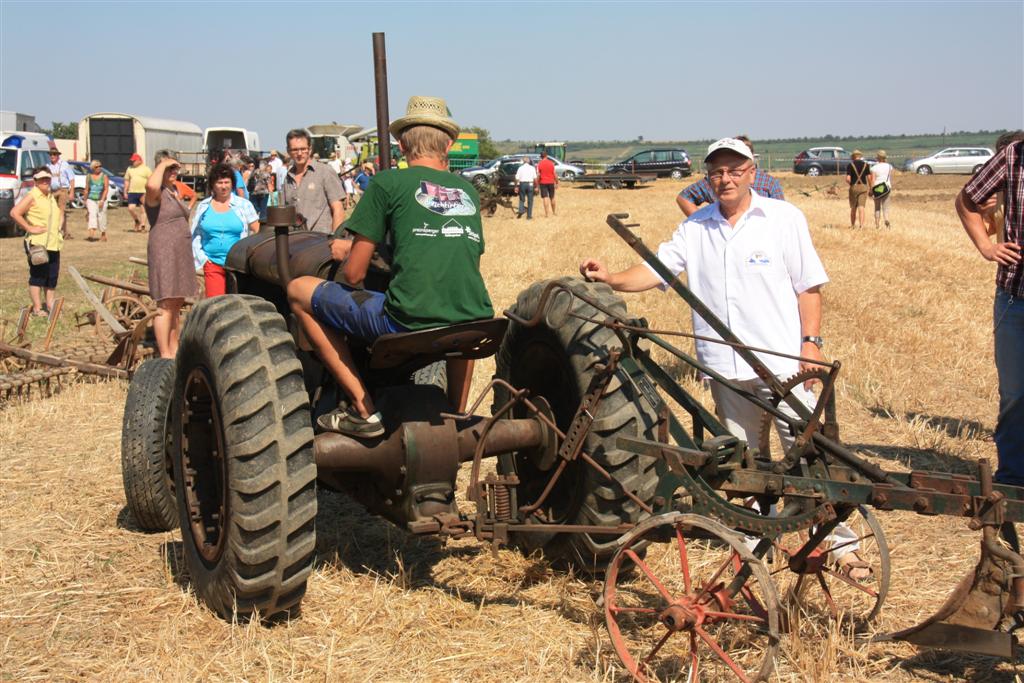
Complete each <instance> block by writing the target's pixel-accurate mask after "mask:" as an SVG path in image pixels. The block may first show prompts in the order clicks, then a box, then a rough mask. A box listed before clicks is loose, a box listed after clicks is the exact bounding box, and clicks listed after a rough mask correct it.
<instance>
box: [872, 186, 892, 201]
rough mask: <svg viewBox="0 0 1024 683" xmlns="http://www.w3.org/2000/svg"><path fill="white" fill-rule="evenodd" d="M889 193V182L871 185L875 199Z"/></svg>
mask: <svg viewBox="0 0 1024 683" xmlns="http://www.w3.org/2000/svg"><path fill="white" fill-rule="evenodd" d="M887 194H889V183H878V184H877V185H873V186H872V187H871V196H872V197H874V198H875V199H881V198H882V197H884V196H885V195H887Z"/></svg>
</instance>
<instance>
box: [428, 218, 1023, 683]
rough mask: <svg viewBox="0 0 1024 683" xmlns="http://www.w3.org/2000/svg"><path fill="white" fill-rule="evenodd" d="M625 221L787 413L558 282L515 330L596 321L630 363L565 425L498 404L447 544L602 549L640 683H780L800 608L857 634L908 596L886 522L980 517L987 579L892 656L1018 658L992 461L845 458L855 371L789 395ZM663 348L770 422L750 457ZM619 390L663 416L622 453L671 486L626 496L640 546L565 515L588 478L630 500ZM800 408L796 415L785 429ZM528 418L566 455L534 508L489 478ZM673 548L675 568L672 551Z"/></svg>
mask: <svg viewBox="0 0 1024 683" xmlns="http://www.w3.org/2000/svg"><path fill="white" fill-rule="evenodd" d="M625 218H627V217H626V216H625V215H621V214H619V215H612V216H609V218H608V223H609V225H610V226H611V227H612V228H613V229H614V230H615V232H616V233H618V235H619V236H620V237H622V238H623V239H624V240H625V241H626V242H627V244H629V245H630V246H631V247H632V248H633V249H634V250H635V251H636V252H637V253H638V254H640V256H641V257H642V258H643V259H644V260H645V261H646V262H647V263H648V264H650V265H651V267H652V268H654V269H655V271H657V272H658V273H659V274H660V275H661V276H662V278H663V279H664V280H665V281H666V282H668V283H670V284H669V286H670V287H671V288H672V289H673V290H674V291H675V292H676V293H677V294H678V295H679V296H680V297H681V298H682V299H683V300H684V301H686V303H687V304H688V305H689V306H690V307H692V308H693V309H694V311H696V313H697V314H698V315H700V316H701V317H703V318H704V320H705V321H707V322H708V323H709V325H710V326H711V327H712V329H713V330H714V331H715V332H716V333H717V335H719V337H718V338H710V339H709V340H711V341H716V342H718V343H724V344H727V345H729V346H731V347H732V348H734V349H735V350H736V352H737V353H738V354H739V355H740V357H741V358H743V360H745V361H746V362H747V363H749V364H750V365H751V366H752V367H753V368H754V369H755V371H756V372H757V373H758V376H759V377H761V378H762V379H763V380H764V381H765V383H766V384H767V385H768V386H769V387H770V388H771V391H772V397H771V398H770V399H768V400H765V399H763V398H760V397H758V396H756V395H752V394H750V393H748V392H745V391H744V390H743V388H742V387H740V386H738V385H736V384H735V383H733V382H730V381H729V380H728V379H725V378H724V377H720V376H717V375H716V373H715V372H714V371H713V370H712V369H710V368H708V367H706V366H704V365H702V364H701V363H700V362H699V361H697V360H696V359H695V358H693V357H691V356H690V355H688V354H687V353H685V352H684V351H683V350H682V349H680V348H678V347H677V346H675V345H674V344H673V343H671V342H670V341H669V338H670V337H672V336H682V337H693V336H694V335H691V334H687V333H683V332H676V331H671V330H653V329H651V328H650V327H649V326H648V325H647V323H646V321H644V320H642V319H635V318H629V317H626V316H624V315H622V313H621V311H618V310H613V309H612V308H611V307H609V306H608V305H606V304H605V303H604V302H602V301H601V300H600V297H595V296H594V295H593V288H588V287H587V286H586V285H584V284H583V283H579V282H578V281H572V280H562V281H554V282H550V283H548V284H547V285H546V286H545V288H544V290H543V291H542V293H541V294H540V296H539V300H538V301H537V302H536V305H535V306H533V307H532V309H530V310H525V311H524V310H523V308H522V307H519V308H518V309H513V310H509V311H506V316H507V317H509V318H510V319H511V321H512V326H513V327H516V326H518V327H519V328H523V329H529V328H535V327H541V328H548V329H557V328H559V327H560V326H564V325H566V324H567V323H570V322H571V321H573V320H576V321H583V322H586V323H587V324H590V325H593V326H595V327H596V328H603V329H607V330H610V331H612V332H613V333H614V334H615V335H616V336H617V337H618V339H619V340H620V342H621V348H620V349H618V350H613V351H611V352H609V353H608V354H606V355H605V356H604V357H603V358H602V361H601V363H600V364H599V366H598V372H597V373H596V374H595V376H594V380H593V383H592V384H591V391H589V392H588V393H587V394H586V395H585V396H583V397H582V401H581V403H580V405H579V407H578V409H577V410H576V412H575V415H574V416H573V417H572V419H571V420H568V421H566V422H565V423H563V424H555V423H554V422H553V421H551V420H549V419H548V417H547V414H546V410H545V408H544V407H542V405H541V402H540V401H538V400H537V399H536V398H531V392H530V391H528V390H525V389H519V390H516V389H514V388H512V387H509V388H508V389H506V390H504V391H498V390H495V393H496V395H498V396H504V398H505V401H504V402H503V403H502V402H501V401H500V400H499V401H497V402H496V404H495V405H496V407H498V409H497V411H496V412H495V413H494V415H493V417H492V418H490V419H489V420H487V421H485V422H484V423H483V424H482V425H481V427H480V430H481V432H482V433H483V436H482V437H481V440H480V442H479V444H478V446H477V449H476V453H475V457H474V460H473V464H474V467H473V476H472V478H471V483H470V485H469V489H468V492H467V494H468V497H469V499H470V500H471V501H472V502H474V503H475V505H476V507H477V513H476V515H475V516H470V517H468V518H467V517H463V518H461V519H460V520H458V522H457V521H456V520H454V519H447V520H444V521H441V520H439V521H438V524H437V525H436V526H435V527H433V529H432V530H433V531H435V532H437V533H441V534H442V535H445V534H448V535H452V536H455V537H458V536H465V535H473V536H475V537H476V538H478V539H480V540H483V541H489V542H492V543H496V544H505V543H509V544H513V545H521V544H522V539H523V537H524V536H527V535H531V534H540V533H545V534H548V535H558V534H569V535H571V534H580V533H583V534H589V535H591V536H593V537H595V538H598V539H601V540H600V541H598V543H597V545H598V547H601V548H603V549H604V550H605V551H607V550H608V549H612V552H611V554H610V556H609V557H610V560H609V561H608V562H607V563H606V564H604V565H603V567H602V568H603V570H604V577H605V579H604V590H603V594H602V598H603V608H604V611H605V619H606V623H607V627H608V631H609V634H610V636H611V643H612V646H613V648H614V650H615V652H616V654H617V655H618V657H619V659H620V660H621V662H622V664H623V666H624V667H625V669H626V670H627V671H628V672H629V674H630V675H631V676H632V677H633V678H634V679H636V680H642V681H643V680H659V679H661V678H662V677H675V676H677V675H679V674H681V673H683V672H685V673H686V680H688V681H696V680H728V679H730V678H737V679H739V680H743V681H746V680H762V679H765V678H766V677H767V676H768V674H769V673H770V672H771V670H772V668H773V666H774V664H773V662H774V659H775V656H776V654H777V650H778V647H779V642H780V634H781V633H784V632H786V631H787V630H788V629H789V628H791V627H792V624H791V623H790V622H791V615H792V612H791V610H789V609H787V608H786V605H787V604H796V605H799V606H801V607H803V608H805V609H806V608H807V606H808V605H815V604H816V605H817V606H818V609H817V610H816V611H818V612H820V613H821V614H823V615H824V616H826V617H829V616H830V617H832V618H835V619H846V620H848V621H850V622H852V623H854V624H855V626H857V627H858V628H859V627H862V626H863V625H864V624H866V622H868V621H870V620H871V619H873V618H874V617H876V616H877V615H878V614H879V612H880V610H881V608H882V605H883V603H884V601H885V597H886V593H887V592H888V589H889V582H890V563H889V551H888V546H887V544H886V541H885V537H884V532H883V530H882V526H881V525H880V524H879V522H878V520H877V519H876V517H875V515H874V513H873V512H872V510H881V511H890V510H906V511H912V512H915V513H918V514H921V515H944V516H957V517H963V518H964V519H965V521H966V522H967V524H968V525H969V526H970V528H971V529H973V530H976V531H979V532H980V533H981V540H980V549H981V556H980V560H979V562H978V564H977V566H976V567H975V569H974V571H973V572H971V573H970V574H969V575H967V576H965V577H964V578H963V580H962V581H961V582H960V584H959V585H958V587H957V588H956V590H954V592H953V593H952V595H950V596H949V598H948V600H947V601H946V603H945V604H944V605H943V606H942V607H941V608H940V609H939V610H938V612H937V613H936V614H935V615H934V616H932V617H930V618H929V619H927V620H926V621H925V622H923V623H922V624H920V625H918V626H915V627H912V628H908V629H905V630H902V631H898V632H895V633H890V634H885V635H882V636H877V637H876V638H875V639H874V640H876V641H894V640H900V641H906V642H909V643H912V644H916V645H919V646H927V647H940V648H945V649H951V650H959V651H965V652H972V653H976V654H986V655H993V656H999V657H1007V658H1013V657H1016V655H1017V639H1016V637H1015V635H1014V631H1015V630H1016V629H1017V628H1018V627H1019V626H1020V625H1021V624H1022V623H1024V560H1022V558H1021V556H1020V555H1019V553H1018V547H1017V543H1016V535H1015V533H1014V532H1013V524H1014V523H1016V522H1020V521H1022V520H1024V489H1021V488H1017V487H1012V486H1003V485H999V484H995V483H993V481H992V472H991V467H990V465H989V463H988V461H986V460H981V461H979V462H978V464H977V475H976V476H973V477H972V476H965V475H952V474H945V473H937V472H922V471H914V472H909V473H906V472H890V471H885V470H883V469H881V468H879V467H878V466H876V465H874V464H873V463H870V462H868V461H866V460H864V459H862V458H861V457H860V456H859V455H858V454H857V453H855V452H853V451H851V450H849V449H847V448H846V447H844V446H843V445H842V443H841V442H840V441H839V426H838V422H837V418H836V408H835V394H834V388H835V381H836V377H837V375H838V373H839V370H840V364H839V362H829V363H824V362H818V363H817V369H814V370H811V371H805V372H802V373H800V374H798V375H796V376H794V377H793V378H791V379H790V380H787V381H779V380H777V379H776V378H775V377H774V376H773V375H772V373H771V372H770V371H769V370H768V368H767V367H766V366H765V365H764V364H763V363H762V362H761V361H760V360H759V358H758V357H757V355H755V354H756V353H769V352H768V351H766V350H764V349H755V348H751V347H748V346H745V345H744V344H743V343H742V342H741V340H739V339H738V338H736V336H735V335H734V334H733V333H732V332H731V330H730V329H729V328H728V327H727V326H726V325H725V324H724V323H723V322H722V321H721V320H719V319H717V318H716V317H715V316H714V314H713V313H712V312H711V311H710V310H708V309H707V308H706V307H705V306H704V304H703V303H702V302H701V301H699V300H698V299H697V298H696V297H695V296H694V295H693V293H692V292H691V291H690V290H689V289H688V288H687V287H686V286H685V285H684V284H683V283H682V282H680V281H679V280H678V279H677V278H675V277H674V276H673V275H672V273H670V272H669V271H668V270H667V269H666V268H665V266H664V265H663V264H662V263H661V262H660V261H658V259H657V257H656V256H655V255H654V254H653V253H652V252H651V251H650V250H649V249H648V248H647V247H645V246H644V245H643V243H642V242H641V241H640V240H639V238H637V237H636V235H635V234H634V233H633V232H632V230H631V228H632V227H635V226H632V225H627V224H625V223H624V219H625ZM524 313H530V314H532V315H528V316H527V315H524ZM648 346H654V347H657V348H659V349H662V350H663V351H666V352H668V353H669V354H671V355H672V356H673V357H675V358H676V359H678V360H679V361H682V362H683V363H685V364H687V365H689V366H691V367H692V368H693V369H694V370H696V371H699V372H700V373H703V374H705V375H707V376H710V377H711V378H713V379H715V380H717V381H719V382H721V383H722V384H724V385H725V386H726V387H729V388H730V389H731V390H732V391H735V392H736V393H738V394H740V395H742V396H743V397H744V398H746V399H747V400H749V401H750V402H752V403H754V404H755V405H757V406H758V407H759V408H761V409H762V410H764V411H765V414H766V419H765V420H764V421H763V423H762V432H761V434H760V435H759V437H758V443H756V444H747V443H744V442H743V441H742V440H740V439H738V438H736V437H735V436H733V435H732V434H730V433H729V432H728V430H727V429H726V428H725V426H724V425H723V424H721V423H720V422H719V421H718V419H717V418H716V417H715V416H714V415H713V414H712V413H711V412H709V411H708V410H707V409H706V408H704V407H703V406H702V405H701V404H700V403H699V402H698V401H697V400H696V399H695V398H694V397H693V396H692V395H691V394H689V393H688V392H687V391H686V390H685V389H684V388H683V387H682V386H680V385H679V384H678V383H677V382H676V381H674V379H673V378H672V377H671V376H670V375H669V373H667V372H666V371H665V369H664V368H663V367H662V366H661V365H660V364H659V363H657V362H655V361H654V360H653V358H652V357H651V355H650V353H649V351H648V350H646V348H645V347H648ZM802 360H805V361H806V362H808V363H814V361H812V360H810V359H802ZM499 374H500V373H499ZM808 381H813V382H815V383H816V385H817V394H816V399H815V402H814V403H813V404H812V405H804V403H802V402H801V401H799V400H796V397H795V396H794V395H793V389H794V387H796V386H799V385H801V384H804V383H805V382H808ZM620 383H621V384H625V385H627V386H628V387H629V388H630V390H631V394H632V395H633V396H634V400H635V401H637V402H641V403H645V404H646V407H647V408H648V410H647V411H646V413H647V414H649V415H652V416H656V417H655V418H654V419H655V421H654V423H652V424H649V425H642V426H641V431H646V432H647V434H645V435H635V436H629V435H619V436H617V438H616V443H615V446H616V448H617V450H618V451H619V452H620V453H625V454H636V455H640V456H642V457H643V458H645V459H647V462H648V463H649V464H650V467H652V468H654V469H656V470H657V471H658V477H657V483H656V488H655V490H654V491H653V495H649V496H646V497H645V496H643V495H642V494H641V493H640V492H639V491H631V490H630V489H629V488H628V487H623V491H622V494H623V497H624V499H625V500H626V503H625V504H626V505H632V506H634V507H635V508H638V509H640V510H643V514H642V517H643V519H642V521H640V522H639V523H637V524H634V525H631V528H630V529H629V530H628V531H627V532H625V533H624V534H623V533H622V527H621V526H619V527H615V528H604V529H601V528H580V527H574V526H570V525H560V524H559V523H558V520H557V512H555V511H554V510H553V509H552V505H553V504H554V493H553V492H556V491H558V490H559V489H560V487H562V486H563V485H564V484H565V481H564V480H565V478H566V477H570V476H571V477H580V476H581V471H583V470H586V469H590V470H593V476H594V477H595V479H597V480H598V481H601V480H604V481H605V482H606V484H607V485H608V486H611V487H614V486H617V485H620V484H619V482H616V481H615V479H614V478H613V477H612V476H611V475H610V473H609V471H608V470H609V469H610V468H608V467H607V466H603V465H601V464H598V463H597V462H595V459H594V458H593V457H591V456H592V455H593V453H588V450H587V449H586V448H583V444H584V443H585V441H586V437H587V435H588V433H590V432H592V431H593V430H600V429H607V428H608V427H609V425H608V424H607V422H606V421H605V419H602V417H601V416H602V413H603V410H602V405H601V403H602V400H603V398H604V397H605V396H606V395H607V393H608V390H609V387H612V386H616V385H618V384H620ZM489 390H490V389H489ZM670 402H671V404H674V405H672V407H671V408H670V405H669V404H670ZM544 405H546V404H544ZM785 406H788V407H789V408H791V410H783V409H782V408H783V407H785ZM680 414H681V415H685V416H687V417H688V419H687V420H686V421H685V422H688V423H689V424H685V423H684V421H683V420H680V419H679V418H678V417H677V415H680ZM793 414H795V415H796V417H792V415H793ZM511 415H516V416H523V417H531V418H532V419H533V420H535V421H539V422H541V423H543V424H546V425H547V426H548V429H549V431H550V432H551V434H552V436H553V444H554V445H552V446H551V447H550V448H549V449H548V450H547V451H543V453H541V452H540V451H538V450H537V449H536V447H533V450H528V451H526V453H528V455H526V456H521V457H525V459H526V460H528V461H529V462H528V463H526V464H528V465H529V468H527V467H523V468H521V469H522V470H524V471H529V472H530V476H531V477H532V478H533V479H534V481H533V482H532V484H531V486H530V487H529V488H528V489H525V490H524V487H523V485H522V484H523V480H522V478H521V477H511V476H507V475H506V476H505V477H494V475H489V478H481V477H480V476H479V462H480V459H481V458H482V457H486V456H485V454H486V452H487V446H486V442H487V439H486V435H487V432H488V430H489V429H490V427H491V425H492V424H494V425H499V424H501V422H502V420H503V418H504V417H507V416H511ZM462 417H463V419H468V417H469V416H468V415H467V416H462ZM563 419H564V418H563ZM776 420H782V421H784V422H785V423H786V424H787V425H788V426H789V429H790V431H791V433H792V434H793V435H794V436H795V437H796V438H795V442H794V444H793V446H792V447H791V448H790V449H789V450H788V451H787V450H785V449H779V448H776V450H774V451H773V449H772V445H771V431H772V427H773V423H774V422H775V421H776ZM542 450H543V449H542ZM505 501H507V502H505ZM609 535H610V537H609ZM663 544H667V546H668V549H666V550H662V551H658V552H656V551H655V548H657V547H659V546H660V545H663ZM851 551H856V553H855V554H853V555H851V554H850V553H851ZM844 556H848V557H849V556H852V557H856V558H857V562H856V563H855V565H856V566H857V567H859V568H862V569H866V570H869V572H870V573H869V575H868V577H856V576H855V574H854V572H853V571H851V570H850V568H849V567H845V566H844V565H843V562H842V558H843V557H844ZM599 564H600V563H599Z"/></svg>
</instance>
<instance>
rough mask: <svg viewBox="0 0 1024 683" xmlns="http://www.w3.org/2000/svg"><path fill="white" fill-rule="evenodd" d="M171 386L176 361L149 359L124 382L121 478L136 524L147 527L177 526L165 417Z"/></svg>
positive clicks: (176, 509) (166, 527) (161, 528)
mask: <svg viewBox="0 0 1024 683" xmlns="http://www.w3.org/2000/svg"><path fill="white" fill-rule="evenodd" d="M173 390H174V361H173V360H171V359H169V358H153V359H150V360H147V361H146V362H145V363H143V364H142V365H140V366H139V368H138V370H136V371H135V374H134V375H133V376H132V381H131V384H129V385H128V396H127V398H126V399H125V403H124V419H123V420H122V422H121V479H122V480H123V482H124V497H125V500H126V501H127V503H128V510H129V511H131V513H132V517H134V518H135V523H136V524H138V525H139V527H140V528H141V529H143V530H145V531H170V530H171V529H176V528H177V526H178V506H177V503H176V502H175V500H174V473H173V470H172V467H171V454H170V449H169V447H170V441H169V434H168V432H167V417H168V411H169V410H170V405H171V393H172V392H173Z"/></svg>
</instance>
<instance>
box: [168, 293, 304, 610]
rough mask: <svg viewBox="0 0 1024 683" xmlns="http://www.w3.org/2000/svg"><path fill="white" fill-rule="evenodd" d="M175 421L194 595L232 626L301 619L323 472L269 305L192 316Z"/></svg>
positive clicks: (249, 299)
mask: <svg viewBox="0 0 1024 683" xmlns="http://www.w3.org/2000/svg"><path fill="white" fill-rule="evenodd" d="M172 424H173V425H174V427H175V429H174V432H173V433H174V442H173V445H172V450H171V452H172V455H173V456H174V480H175V487H176V490H177V498H178V510H179V517H180V522H181V530H182V531H181V534H182V542H183V545H184V551H185V560H186V564H187V566H188V572H189V575H190V578H191V582H192V586H193V588H194V590H195V592H196V594H197V595H198V596H199V598H200V599H201V600H202V601H203V602H204V603H206V604H207V605H208V606H209V607H210V608H211V609H213V610H214V611H215V612H217V613H218V614H219V615H220V616H222V617H224V618H226V619H230V618H232V617H234V616H237V618H239V619H243V620H248V619H254V618H258V619H260V620H263V621H267V620H274V619H276V618H279V617H281V616H284V615H289V616H290V615H293V614H294V613H296V612H297V609H298V606H299V603H300V601H301V600H302V597H303V595H304V594H305V592H306V580H307V578H308V577H309V574H310V571H311V570H312V566H313V555H314V546H315V542H316V532H315V528H314V521H315V517H316V509H317V500H316V464H315V462H314V459H313V429H312V426H311V424H310V417H309V401H308V394H307V393H306V389H305V386H304V384H303V379H302V367H301V365H300V364H299V361H298V358H297V357H296V351H295V344H294V342H293V341H292V337H291V335H290V334H289V333H288V330H287V327H286V326H285V322H284V319H283V318H281V316H280V315H279V314H278V312H277V310H276V309H275V308H274V306H273V304H271V303H270V302H268V301H266V300H264V299H261V298H259V297H254V296H244V295H227V296H219V297H214V298H212V299H204V300H203V301H201V302H199V304H197V305H196V306H195V307H194V308H193V309H192V311H191V313H190V314H189V316H188V319H187V321H186V323H185V328H184V330H183V332H182V335H181V342H180V345H179V348H178V357H177V373H176V378H175V384H174V401H173V402H172Z"/></svg>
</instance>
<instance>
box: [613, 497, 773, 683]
mask: <svg viewBox="0 0 1024 683" xmlns="http://www.w3.org/2000/svg"><path fill="white" fill-rule="evenodd" d="M666 541H667V543H666ZM646 544H651V545H650V546H649V547H648V548H647V555H646V557H641V552H640V551H639V549H640V548H643V547H644V546H645V545H646ZM633 570H635V571H633ZM620 577H621V579H620ZM604 609H605V621H606V623H607V625H608V633H609V634H610V636H611V642H612V645H613V647H614V648H615V652H616V654H617V655H618V657H619V660H620V661H621V662H622V664H623V666H625V668H626V670H627V671H628V672H629V673H630V675H632V676H633V679H634V680H637V681H658V680H668V679H671V680H677V679H681V680H685V681H686V682H687V683H697V682H698V681H727V680H740V681H761V680H765V679H766V678H767V677H768V675H769V674H770V673H771V672H772V669H773V668H774V666H775V656H776V654H777V652H778V648H779V623H780V614H779V600H778V594H777V593H776V591H775V586H774V584H773V583H772V580H771V576H770V575H769V573H768V570H767V568H766V567H765V565H764V563H763V562H761V560H759V559H758V558H756V557H754V555H753V554H752V553H751V552H750V550H748V549H747V547H746V546H745V545H744V543H743V538H742V537H741V536H740V535H739V534H737V533H736V532H733V531H730V530H729V529H728V528H726V527H724V526H722V525H721V524H719V523H718V522H716V521H714V520H712V519H709V518H707V517H703V516H701V515H694V514H688V513H682V512H670V513H667V514H664V515H658V516H656V517H652V518H650V519H648V520H647V521H645V522H643V523H642V524H640V525H638V526H637V527H636V528H635V529H633V530H632V531H631V532H629V533H628V534H626V536H624V537H623V540H622V545H621V547H620V548H619V550H618V552H616V554H615V556H614V558H612V562H611V564H610V565H609V567H608V569H607V571H606V573H605V583H604Z"/></svg>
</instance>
